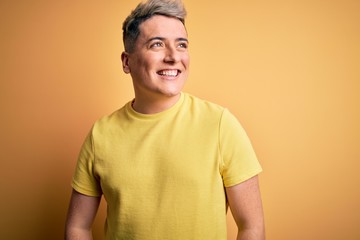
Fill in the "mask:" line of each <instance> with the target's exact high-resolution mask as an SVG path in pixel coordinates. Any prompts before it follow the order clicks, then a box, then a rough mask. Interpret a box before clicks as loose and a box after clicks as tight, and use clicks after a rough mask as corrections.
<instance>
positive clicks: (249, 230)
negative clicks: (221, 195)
mask: <svg viewBox="0 0 360 240" xmlns="http://www.w3.org/2000/svg"><path fill="white" fill-rule="evenodd" d="M226 195H227V199H228V202H229V206H230V209H231V213H232V215H233V217H234V220H235V222H236V225H237V227H238V236H237V240H264V239H265V225H264V214H263V208H262V202H261V196H260V190H259V182H258V177H257V176H255V177H252V178H250V179H248V180H246V181H244V182H242V183H239V184H237V185H235V186H231V187H227V188H226Z"/></svg>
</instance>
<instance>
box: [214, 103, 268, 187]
mask: <svg viewBox="0 0 360 240" xmlns="http://www.w3.org/2000/svg"><path fill="white" fill-rule="evenodd" d="M219 138H220V139H219V141H220V142H219V147H220V153H221V159H222V162H221V166H220V171H221V174H222V178H223V182H224V186H225V187H230V186H233V185H236V184H239V183H241V182H243V181H245V180H247V179H249V178H251V177H253V176H255V175H257V174H258V173H260V172H261V171H262V168H261V166H260V163H259V161H258V159H257V157H256V154H255V152H254V149H253V147H252V145H251V142H250V139H249V138H248V136H247V134H246V132H245V130H244V129H243V127H242V126H241V124H240V123H239V121H238V120H237V119H236V117H235V116H234V115H232V114H231V113H230V112H229V111H228V110H227V109H225V110H224V112H223V115H222V118H221V122H220V133H219Z"/></svg>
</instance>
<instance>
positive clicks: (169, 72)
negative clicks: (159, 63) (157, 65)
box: [157, 70, 180, 77]
mask: <svg viewBox="0 0 360 240" xmlns="http://www.w3.org/2000/svg"><path fill="white" fill-rule="evenodd" d="M179 73H180V71H179V70H161V71H159V72H157V74H159V75H161V76H168V77H176V76H177V75H178V74H179Z"/></svg>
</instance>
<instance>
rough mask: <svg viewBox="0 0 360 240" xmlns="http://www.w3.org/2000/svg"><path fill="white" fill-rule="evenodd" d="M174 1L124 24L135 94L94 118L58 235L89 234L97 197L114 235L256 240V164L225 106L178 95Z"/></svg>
mask: <svg viewBox="0 0 360 240" xmlns="http://www.w3.org/2000/svg"><path fill="white" fill-rule="evenodd" d="M185 15H186V12H185V9H184V7H183V5H182V4H181V2H180V1H171V0H170V1H169V0H149V1H148V2H146V3H143V4H139V5H138V6H137V8H136V9H135V10H134V11H133V12H132V13H131V15H130V16H129V17H128V18H127V19H126V20H125V22H124V25H123V31H124V45H125V52H123V54H122V65H123V70H124V72H125V73H127V74H130V75H131V77H132V80H133V86H134V92H135V98H134V100H133V101H131V102H129V103H127V104H126V105H125V106H124V107H122V108H121V109H119V110H118V111H115V112H114V113H113V114H111V115H110V116H107V117H104V118H102V119H100V120H99V121H97V122H96V123H95V124H94V126H93V128H92V129H91V131H90V133H89V135H88V136H87V138H86V140H85V142H84V144H83V147H82V149H81V152H80V155H79V159H78V164H77V167H76V171H75V175H74V179H73V182H72V186H73V189H74V190H73V193H72V197H71V200H70V207H69V212H68V219H67V223H66V239H67V240H72V239H92V236H91V226H92V223H93V220H94V217H95V215H96V212H97V209H98V206H99V203H100V198H101V196H102V195H104V198H105V200H106V202H107V220H106V225H105V236H106V239H107V240H110V239H111V240H113V239H126V240H130V239H135V240H139V239H141V240H152V239H161V240H162V239H164V240H165V239H166V240H170V239H179V240H190V239H198V240H203V239H214V240H222V239H227V236H226V211H227V206H228V205H229V206H230V209H231V211H232V213H233V216H234V219H235V221H236V223H237V225H238V239H256V240H260V239H264V238H265V236H264V222H263V211H262V204H261V198H260V193H259V187H258V178H257V174H258V173H259V172H260V171H261V167H260V165H259V163H258V161H257V159H256V156H255V154H254V152H253V149H252V147H251V144H250V142H249V140H248V138H247V136H246V134H245V132H244V131H243V129H242V128H241V126H240V124H239V123H238V121H237V120H236V119H235V118H234V116H233V115H231V114H230V113H229V111H228V110H226V109H224V108H222V107H220V106H218V105H215V104H213V103H209V102H207V101H203V100H200V99H198V98H196V97H194V96H191V95H189V94H186V93H183V92H182V88H183V86H184V83H185V81H186V79H187V78H188V72H189V53H188V45H189V42H188V36H187V32H186V29H185V25H184V18H185Z"/></svg>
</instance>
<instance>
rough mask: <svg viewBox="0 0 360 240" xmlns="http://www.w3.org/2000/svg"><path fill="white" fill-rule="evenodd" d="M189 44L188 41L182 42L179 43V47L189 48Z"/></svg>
mask: <svg viewBox="0 0 360 240" xmlns="http://www.w3.org/2000/svg"><path fill="white" fill-rule="evenodd" d="M188 45H189V44H188V43H187V42H180V43H179V45H178V47H179V48H185V49H186V48H188Z"/></svg>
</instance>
